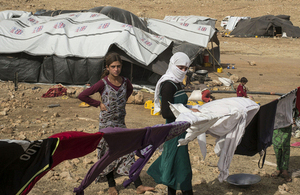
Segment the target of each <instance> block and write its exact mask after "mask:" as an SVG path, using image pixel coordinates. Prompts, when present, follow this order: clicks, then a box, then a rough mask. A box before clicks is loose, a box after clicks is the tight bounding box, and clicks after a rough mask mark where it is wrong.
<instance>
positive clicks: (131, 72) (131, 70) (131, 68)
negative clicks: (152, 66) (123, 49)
mask: <svg viewBox="0 0 300 195" xmlns="http://www.w3.org/2000/svg"><path fill="white" fill-rule="evenodd" d="M130 66H131V67H130V82H132V79H133V78H132V74H133V64H132V63H130Z"/></svg>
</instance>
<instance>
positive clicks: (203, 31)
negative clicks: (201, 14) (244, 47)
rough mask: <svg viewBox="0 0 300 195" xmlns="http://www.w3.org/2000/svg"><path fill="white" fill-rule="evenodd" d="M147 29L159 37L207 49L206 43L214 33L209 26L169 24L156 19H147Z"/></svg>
mask: <svg viewBox="0 0 300 195" xmlns="http://www.w3.org/2000/svg"><path fill="white" fill-rule="evenodd" d="M147 25H148V28H149V29H151V30H152V31H154V32H155V33H157V34H159V35H163V36H166V37H167V38H170V39H175V40H179V41H186V42H188V43H192V44H195V45H199V46H201V47H207V44H208V42H209V41H210V39H211V37H212V36H213V35H214V33H215V29H214V28H213V27H211V26H210V25H203V24H192V23H180V22H169V21H164V20H158V19H153V18H152V19H151V18H150V19H148V20H147Z"/></svg>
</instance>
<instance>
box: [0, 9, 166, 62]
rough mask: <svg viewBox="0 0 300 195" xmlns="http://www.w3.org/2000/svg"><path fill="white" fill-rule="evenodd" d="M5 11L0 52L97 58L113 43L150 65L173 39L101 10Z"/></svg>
mask: <svg viewBox="0 0 300 195" xmlns="http://www.w3.org/2000/svg"><path fill="white" fill-rule="evenodd" d="M6 14H7V15H6V16H5V15H3V13H2V18H5V19H4V20H2V21H0V45H1V47H0V53H18V52H25V53H28V54H30V55H36V56H38V55H57V56H60V57H67V56H75V57H81V58H96V57H103V56H105V54H106V53H107V51H108V49H109V48H110V47H111V45H113V44H114V45H116V46H117V47H119V48H120V49H121V50H123V51H124V52H126V54H127V55H129V56H130V57H132V58H133V59H135V60H136V61H138V62H139V63H141V64H143V65H149V64H150V63H151V62H152V61H153V60H154V59H156V57H157V56H158V55H159V54H160V53H162V52H163V51H164V50H165V49H166V48H167V47H168V46H169V45H170V44H171V42H172V41H171V40H168V39H166V38H165V37H162V36H155V35H152V34H149V33H147V32H144V31H142V30H140V29H138V28H136V27H133V26H131V25H127V24H124V23H120V22H117V21H115V20H112V19H111V18H109V17H107V16H106V15H103V14H100V13H93V12H85V13H83V12H78V13H69V14H61V15H58V16H55V17H49V16H35V15H28V14H22V15H21V17H18V18H13V17H12V16H13V14H10V13H9V12H6ZM0 15H1V14H0ZM8 17H10V18H8Z"/></svg>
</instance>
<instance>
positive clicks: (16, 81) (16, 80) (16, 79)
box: [14, 72, 19, 91]
mask: <svg viewBox="0 0 300 195" xmlns="http://www.w3.org/2000/svg"><path fill="white" fill-rule="evenodd" d="M18 81H19V78H18V72H15V79H14V84H15V91H17V90H18Z"/></svg>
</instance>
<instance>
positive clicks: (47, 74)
mask: <svg viewBox="0 0 300 195" xmlns="http://www.w3.org/2000/svg"><path fill="white" fill-rule="evenodd" d="M0 16H1V21H0V29H1V30H0V32H1V36H0V44H1V45H2V47H1V49H0V54H1V57H0V69H1V70H2V71H1V73H0V79H1V80H13V79H14V78H15V73H18V80H19V81H23V82H33V83H63V84H76V85H83V84H86V83H90V84H94V83H95V82H97V81H98V80H99V78H100V75H101V73H102V71H103V69H104V64H103V57H104V56H105V54H106V53H107V52H109V51H115V52H117V53H119V54H120V55H121V56H122V58H123V60H124V68H123V75H124V76H127V77H128V78H130V79H132V81H133V82H136V83H139V82H148V83H149V82H150V83H151V82H152V83H155V81H157V79H158V78H159V75H162V74H163V73H164V72H165V71H166V69H167V66H168V59H169V58H170V56H171V55H172V53H174V52H175V51H184V52H186V53H188V55H189V57H190V58H191V59H192V60H193V61H195V63H198V64H203V54H204V52H205V48H207V47H208V46H209V47H210V46H211V45H210V44H209V43H210V42H212V41H214V42H215V43H218V40H217V36H216V31H215V28H214V24H213V23H210V24H209V25H208V24H205V25H204V24H196V23H195V22H194V23H195V24H194V23H187V22H185V23H178V22H177V23H174V24H171V23H172V22H167V21H164V23H160V26H158V25H156V27H157V28H158V29H160V30H161V31H159V30H158V29H157V28H155V22H156V24H158V21H159V20H155V19H148V20H147V21H144V20H143V19H141V18H138V17H137V16H135V15H134V14H132V13H130V12H128V11H126V10H122V9H119V8H116V7H109V6H108V7H97V8H93V9H90V10H80V11H72V10H61V11H39V12H37V13H35V14H30V13H28V12H24V11H12V12H10V11H4V12H2V13H1V14H0ZM207 19H208V18H206V20H207ZM212 21H213V20H212ZM168 23H169V24H168ZM146 24H147V25H146ZM162 24H164V25H165V26H162ZM166 25H167V26H166ZM171 27H172V28H171ZM174 30H176V31H177V32H180V33H179V34H178V33H177V35H178V36H174V34H172V32H174ZM187 37H188V38H189V39H186V38H187ZM217 46H218V45H217ZM211 48H213V47H211ZM215 48H216V50H215V51H214V50H213V51H212V52H210V54H211V55H215V56H216V57H214V58H211V60H210V61H211V62H212V63H215V60H214V59H217V60H219V59H220V57H219V55H220V52H219V47H216V46H215Z"/></svg>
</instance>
